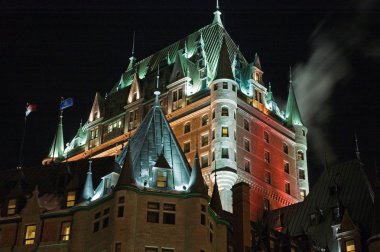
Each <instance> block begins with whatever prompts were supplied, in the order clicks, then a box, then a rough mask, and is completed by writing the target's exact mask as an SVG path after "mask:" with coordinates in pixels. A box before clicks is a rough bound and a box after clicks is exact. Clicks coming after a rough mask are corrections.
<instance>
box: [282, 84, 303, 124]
mask: <svg viewBox="0 0 380 252" xmlns="http://www.w3.org/2000/svg"><path fill="white" fill-rule="evenodd" d="M285 118H286V123H287V124H288V125H289V126H294V125H303V122H302V119H301V113H300V111H299V109H298V104H297V100H296V95H295V94H294V88H293V84H292V82H291V81H290V83H289V94H288V101H287V103H286V116H285Z"/></svg>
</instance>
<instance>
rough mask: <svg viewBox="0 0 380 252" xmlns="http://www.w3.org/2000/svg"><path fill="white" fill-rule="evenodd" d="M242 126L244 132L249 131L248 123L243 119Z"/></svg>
mask: <svg viewBox="0 0 380 252" xmlns="http://www.w3.org/2000/svg"><path fill="white" fill-rule="evenodd" d="M243 125H244V129H245V130H246V131H249V122H248V121H247V120H245V119H244V122H243Z"/></svg>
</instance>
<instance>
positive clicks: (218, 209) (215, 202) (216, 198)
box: [210, 177, 223, 215]
mask: <svg viewBox="0 0 380 252" xmlns="http://www.w3.org/2000/svg"><path fill="white" fill-rule="evenodd" d="M210 207H211V208H212V210H214V211H215V213H217V214H219V215H220V214H222V212H223V207H222V201H221V200H220V194H219V187H218V182H217V179H216V177H215V183H214V189H213V191H212V196H211V201H210Z"/></svg>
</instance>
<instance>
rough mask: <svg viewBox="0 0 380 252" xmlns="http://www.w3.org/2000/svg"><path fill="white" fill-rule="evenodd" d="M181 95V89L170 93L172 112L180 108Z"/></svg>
mask: <svg viewBox="0 0 380 252" xmlns="http://www.w3.org/2000/svg"><path fill="white" fill-rule="evenodd" d="M182 93H183V91H182V88H179V89H177V90H174V91H173V93H172V98H173V102H172V108H173V110H176V109H180V108H181V107H182V106H181V101H182Z"/></svg>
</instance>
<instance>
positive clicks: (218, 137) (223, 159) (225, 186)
mask: <svg viewBox="0 0 380 252" xmlns="http://www.w3.org/2000/svg"><path fill="white" fill-rule="evenodd" d="M237 89H238V84H237V83H236V81H235V80H234V77H233V73H232V69H231V61H230V57H229V53H228V48H227V43H226V40H225V38H223V40H222V45H221V49H220V53H219V61H218V65H217V67H216V72H215V75H214V80H213V81H212V82H211V83H210V90H211V113H212V117H211V118H212V121H211V130H212V141H211V151H212V153H213V154H212V155H213V157H214V158H213V160H212V166H214V167H216V173H217V175H218V178H219V191H220V194H221V200H222V205H223V209H224V210H226V211H229V212H232V192H231V188H232V186H233V185H234V184H235V182H236V180H237V174H236V169H237V165H236V118H235V117H236V109H237Z"/></svg>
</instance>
